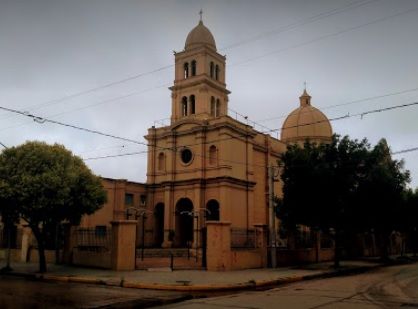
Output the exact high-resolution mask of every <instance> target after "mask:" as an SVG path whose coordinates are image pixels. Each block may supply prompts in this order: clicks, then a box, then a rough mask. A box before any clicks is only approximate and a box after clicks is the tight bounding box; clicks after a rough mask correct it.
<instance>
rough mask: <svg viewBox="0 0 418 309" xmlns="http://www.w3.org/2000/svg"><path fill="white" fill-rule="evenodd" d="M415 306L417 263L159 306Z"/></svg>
mask: <svg viewBox="0 0 418 309" xmlns="http://www.w3.org/2000/svg"><path fill="white" fill-rule="evenodd" d="M278 307H280V308H292V309H293V308H310V309H313V308H337V309H338V308H342V309H344V308H356V309H357V308H364V309H372V308H400V307H401V308H418V265H417V264H412V265H406V266H393V267H386V268H381V269H378V270H376V271H373V272H369V273H365V274H361V275H356V276H347V277H336V278H330V279H322V280H312V281H305V282H300V283H295V284H291V285H288V286H283V287H280V288H276V289H272V290H268V291H263V292H245V293H239V294H234V295H228V296H222V297H216V298H207V299H195V300H190V301H186V302H183V303H179V304H173V305H168V306H163V307H161V308H185V309H192V308H199V309H208V308H217V309H219V308H248V309H249V308H278Z"/></svg>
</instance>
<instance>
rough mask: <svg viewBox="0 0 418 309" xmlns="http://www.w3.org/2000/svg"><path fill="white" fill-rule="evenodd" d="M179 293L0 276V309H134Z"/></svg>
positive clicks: (181, 295)
mask: <svg viewBox="0 0 418 309" xmlns="http://www.w3.org/2000/svg"><path fill="white" fill-rule="evenodd" d="M183 295H184V294H183V293H178V292H167V291H152V290H137V289H127V288H118V287H105V286H100V285H85V284H74V283H49V282H39V281H28V280H26V279H23V278H16V277H9V276H0V308H2V309H21V308H22V309H23V308H25V309H26V308H31V309H38V308H39V309H41V308H48V309H49V308H91V309H92V308H137V307H142V308H144V307H148V306H149V305H151V304H155V303H158V302H160V303H159V304H162V303H164V302H166V301H172V300H175V299H178V298H182V297H183Z"/></svg>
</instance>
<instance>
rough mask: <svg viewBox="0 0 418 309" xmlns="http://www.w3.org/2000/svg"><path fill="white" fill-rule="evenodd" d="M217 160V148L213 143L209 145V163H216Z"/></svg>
mask: <svg viewBox="0 0 418 309" xmlns="http://www.w3.org/2000/svg"><path fill="white" fill-rule="evenodd" d="M217 161H218V150H217V149H216V146H215V145H212V146H210V147H209V164H210V165H216V163H217Z"/></svg>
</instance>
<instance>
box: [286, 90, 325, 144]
mask: <svg viewBox="0 0 418 309" xmlns="http://www.w3.org/2000/svg"><path fill="white" fill-rule="evenodd" d="M331 137H332V127H331V123H330V122H329V120H328V118H327V117H326V116H325V115H324V114H323V113H322V112H321V111H320V110H319V109H317V108H315V107H313V106H311V96H310V95H309V94H308V93H307V92H306V89H305V91H304V92H303V94H302V96H301V97H300V107H299V108H297V109H295V110H294V111H293V112H291V113H290V114H289V116H287V118H286V120H285V122H284V123H283V126H282V131H281V140H282V141H283V142H305V141H306V140H307V139H308V140H310V141H312V142H329V141H330V140H331Z"/></svg>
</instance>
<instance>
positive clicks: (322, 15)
mask: <svg viewBox="0 0 418 309" xmlns="http://www.w3.org/2000/svg"><path fill="white" fill-rule="evenodd" d="M376 1H380V0H370V1H363V0H362V1H353V2H350V3H348V4H346V5H342V6H340V7H338V8H335V9H332V10H329V11H325V12H322V13H319V14H317V15H313V16H310V17H308V18H305V19H302V20H299V21H297V22H294V23H290V24H287V25H284V26H282V27H279V28H277V29H273V30H270V31H266V32H263V33H260V34H257V35H255V36H253V37H251V38H248V39H244V40H241V41H238V42H235V43H232V44H230V45H226V46H225V47H223V48H221V49H220V50H229V49H233V48H235V47H239V46H241V45H245V44H248V43H252V42H254V41H258V40H260V39H263V38H266V37H270V36H273V35H278V34H280V33H283V32H287V31H290V30H294V29H297V28H299V27H300V26H305V25H308V24H311V23H314V22H317V21H319V20H322V19H324V18H327V17H330V16H333V15H337V14H341V13H344V12H347V11H349V10H353V9H356V8H359V7H361V6H364V5H367V4H370V3H372V2H376Z"/></svg>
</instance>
